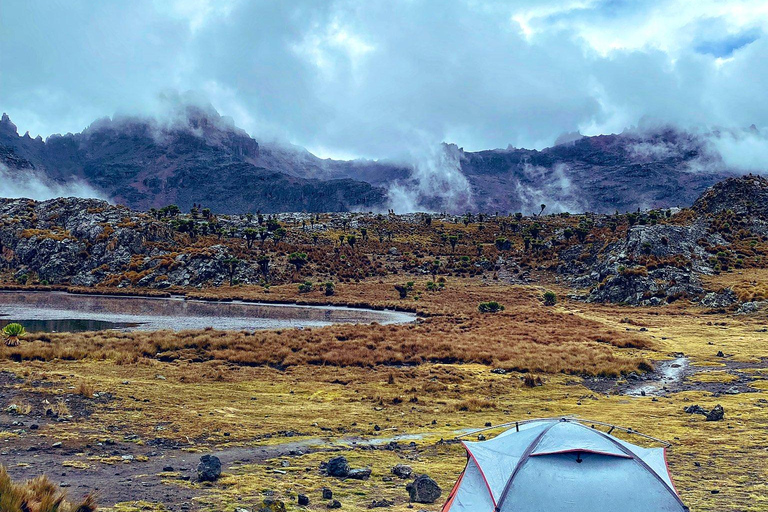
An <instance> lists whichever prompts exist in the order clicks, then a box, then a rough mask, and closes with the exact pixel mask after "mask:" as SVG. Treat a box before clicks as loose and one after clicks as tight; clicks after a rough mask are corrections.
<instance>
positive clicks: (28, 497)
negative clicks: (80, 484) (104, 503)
mask: <svg viewBox="0 0 768 512" xmlns="http://www.w3.org/2000/svg"><path fill="white" fill-rule="evenodd" d="M66 497H67V496H66V493H65V492H64V491H62V490H60V489H59V488H58V487H57V486H56V485H54V484H53V483H51V481H50V480H48V478H47V477H45V476H41V477H38V478H35V479H32V480H28V481H26V482H23V483H21V484H15V483H13V482H12V481H11V477H10V476H8V473H7V472H6V469H5V466H3V465H2V464H0V510H2V512H93V511H95V510H96V500H95V499H94V498H93V496H87V497H86V498H85V499H84V500H83V501H82V502H80V503H77V504H75V503H71V502H69V501H67V500H66Z"/></svg>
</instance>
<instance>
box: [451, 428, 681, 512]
mask: <svg viewBox="0 0 768 512" xmlns="http://www.w3.org/2000/svg"><path fill="white" fill-rule="evenodd" d="M464 446H465V448H466V449H467V456H468V461H467V466H466V468H465V469H464V472H463V473H462V475H461V477H460V478H459V480H458V482H456V485H455V486H454V488H453V490H452V491H451V494H450V496H449V498H448V501H447V502H446V504H445V505H444V506H443V508H442V512H494V511H496V512H519V511H525V512H609V511H610V512H614V511H618V510H621V511H623V512H649V511H654V512H684V511H687V510H688V508H687V507H686V506H685V505H684V504H683V503H682V501H681V500H680V498H679V496H678V495H677V491H676V490H675V488H674V485H673V483H672V479H671V477H670V475H669V471H668V469H667V464H666V457H665V449H664V448H643V447H640V446H636V445H633V444H631V443H628V442H626V441H622V440H621V439H618V438H616V437H614V436H611V435H609V434H606V433H604V432H601V431H599V430H596V429H594V428H591V427H589V426H587V425H583V424H582V423H580V422H578V421H577V420H573V419H567V418H562V419H553V420H539V421H532V422H530V423H525V424H521V425H519V426H518V427H516V428H511V429H509V430H507V431H505V432H503V433H501V434H499V435H498V436H496V437H494V438H493V439H490V440H488V441H482V442H466V443H464Z"/></svg>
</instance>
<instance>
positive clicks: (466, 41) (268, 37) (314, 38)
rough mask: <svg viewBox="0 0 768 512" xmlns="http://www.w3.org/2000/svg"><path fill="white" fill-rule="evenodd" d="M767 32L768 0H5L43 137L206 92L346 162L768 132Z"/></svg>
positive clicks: (8, 52)
mask: <svg viewBox="0 0 768 512" xmlns="http://www.w3.org/2000/svg"><path fill="white" fill-rule="evenodd" d="M767 31H768V2H766V1H765V0H744V1H723V0H659V1H647V0H594V1H592V0H573V1H570V0H563V1H553V0H516V1H508V2H502V1H496V0H489V1H479V0H439V1H438V0H385V1H379V0H360V1H351V0H290V1H276V0H156V1H152V0H131V1H117V0H103V1H95V0H91V1H80V0H67V1H61V2H59V1H54V0H46V1H42V0H0V110H2V111H5V112H7V113H8V114H9V115H10V117H11V119H12V120H13V121H14V123H15V124H16V125H17V126H18V127H19V130H20V132H22V133H23V132H24V131H27V130H29V132H30V134H31V135H32V136H33V137H34V136H36V135H38V134H39V135H42V136H43V137H46V136H48V135H50V134H52V133H66V132H78V131H81V130H82V129H83V128H85V127H86V126H88V125H89V124H90V123H91V122H93V121H94V120H95V119H97V118H101V117H104V116H109V115H114V114H116V113H118V114H119V113H123V114H142V115H155V116H161V115H163V112H164V111H165V109H166V108H167V105H166V104H167V102H168V98H176V99H178V98H188V97H194V98H202V100H203V101H207V102H210V103H211V104H212V105H213V106H214V107H215V108H216V109H217V110H218V111H219V112H220V113H221V114H222V115H227V116H230V117H232V118H233V119H234V121H235V123H236V124H237V125H238V126H240V127H242V128H244V129H245V130H246V131H248V132H249V133H250V134H251V135H253V136H254V137H256V138H257V139H266V138H274V139H280V140H285V141H289V142H291V143H294V144H298V145H301V146H304V147H307V148H308V149H309V150H310V151H312V152H314V153H316V154H318V155H320V156H324V157H325V156H332V157H341V158H352V157H366V158H382V157H390V156H393V155H399V154H408V153H409V152H416V151H418V149H417V148H420V147H425V146H428V145H433V144H436V143H439V142H441V141H446V142H453V143H456V144H458V145H459V146H462V147H464V148H465V149H467V150H479V149H488V148H498V147H501V148H504V147H507V146H508V145H510V144H511V145H513V146H516V147H532V148H541V147H546V146H549V145H552V143H553V142H554V141H555V139H556V138H557V137H558V136H559V135H561V134H563V133H566V132H574V131H581V132H582V133H584V134H588V135H593V134H599V133H614V132H620V131H622V130H624V129H626V128H629V127H632V126H638V125H644V124H649V123H650V124H653V123H664V124H667V123H669V124H674V125H676V126H680V127H683V128H687V129H703V130H711V129H713V128H718V127H725V128H728V129H742V128H746V127H749V126H750V125H752V124H755V125H756V126H757V128H758V129H761V132H762V133H768V101H766V94H765V91H766V90H768V66H767V65H766V64H765V62H766V57H768V37H767V36H766V32H767ZM723 144H730V145H732V146H734V148H735V149H736V151H735V154H739V151H740V150H741V149H743V148H745V147H746V148H749V149H751V150H753V151H752V152H751V153H749V154H748V155H746V156H743V155H742V156H740V158H744V159H746V160H747V161H746V162H745V165H755V162H757V163H758V164H760V163H761V162H762V161H763V160H762V156H763V155H768V144H766V143H765V140H764V139H763V138H762V137H761V138H759V140H758V139H756V140H752V139H749V140H746V141H745V140H743V139H742V138H739V137H737V138H735V139H734V140H729V141H726V142H725V143H723ZM731 149H733V148H731Z"/></svg>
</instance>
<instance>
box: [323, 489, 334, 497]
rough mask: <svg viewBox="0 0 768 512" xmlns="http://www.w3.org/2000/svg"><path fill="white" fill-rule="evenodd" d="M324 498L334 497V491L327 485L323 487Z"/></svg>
mask: <svg viewBox="0 0 768 512" xmlns="http://www.w3.org/2000/svg"><path fill="white" fill-rule="evenodd" d="M323 499H324V500H330V499H333V491H332V490H330V489H329V488H327V487H323Z"/></svg>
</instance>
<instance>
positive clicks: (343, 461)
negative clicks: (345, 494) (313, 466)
mask: <svg viewBox="0 0 768 512" xmlns="http://www.w3.org/2000/svg"><path fill="white" fill-rule="evenodd" d="M325 471H326V473H327V474H328V476H335V477H339V478H344V477H346V476H347V475H348V474H349V462H347V458H346V457H343V456H340V457H334V458H332V459H331V460H329V461H328V463H327V464H326V466H325Z"/></svg>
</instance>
